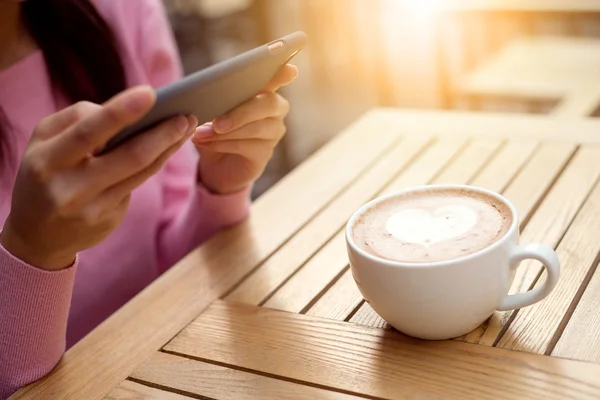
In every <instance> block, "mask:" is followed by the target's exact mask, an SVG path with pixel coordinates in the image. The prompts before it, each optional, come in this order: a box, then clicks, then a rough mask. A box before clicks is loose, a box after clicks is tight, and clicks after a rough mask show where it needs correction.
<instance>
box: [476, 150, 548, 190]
mask: <svg viewBox="0 0 600 400" xmlns="http://www.w3.org/2000/svg"><path fill="white" fill-rule="evenodd" d="M538 146H539V142H536V141H533V140H511V141H509V142H507V143H506V144H505V145H504V146H503V147H502V148H501V149H500V151H499V152H498V154H497V155H496V156H495V157H494V158H493V159H492V160H491V161H490V163H489V164H488V165H487V166H486V167H485V168H484V169H482V170H481V171H479V173H478V174H477V175H476V176H475V177H474V178H473V180H472V181H471V182H470V184H471V185H474V186H479V187H482V188H485V189H488V190H492V191H494V192H498V193H502V192H503V191H504V189H505V188H506V187H507V186H508V185H509V183H510V182H511V180H512V179H513V178H514V177H515V175H516V174H517V172H519V171H520V170H521V168H522V167H523V165H524V164H525V163H526V162H527V161H528V160H529V158H530V157H532V155H533V153H534V151H535V150H536V148H537V147H538Z"/></svg>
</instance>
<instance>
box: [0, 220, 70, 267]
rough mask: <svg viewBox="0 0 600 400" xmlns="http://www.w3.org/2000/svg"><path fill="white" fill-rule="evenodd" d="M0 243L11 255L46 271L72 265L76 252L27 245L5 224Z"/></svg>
mask: <svg viewBox="0 0 600 400" xmlns="http://www.w3.org/2000/svg"><path fill="white" fill-rule="evenodd" d="M0 244H1V245H2V247H4V249H5V250H6V251H7V252H9V253H10V254H11V255H12V256H13V257H15V258H18V259H19V260H21V261H23V262H24V263H26V264H29V265H31V266H32V267H36V268H39V269H42V270H46V271H58V270H61V269H65V268H68V267H70V266H71V265H73V263H74V262H75V259H76V257H77V254H68V253H65V254H58V253H55V252H49V251H45V250H43V249H40V248H36V247H35V246H31V245H29V244H28V243H27V242H26V241H25V240H23V239H22V238H20V237H19V235H17V234H15V233H14V232H12V231H11V229H10V228H8V227H7V226H5V227H4V229H3V230H2V231H1V232H0Z"/></svg>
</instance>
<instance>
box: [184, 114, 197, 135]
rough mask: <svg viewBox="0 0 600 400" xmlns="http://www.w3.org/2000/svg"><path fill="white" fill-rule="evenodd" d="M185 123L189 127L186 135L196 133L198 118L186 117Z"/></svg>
mask: <svg viewBox="0 0 600 400" xmlns="http://www.w3.org/2000/svg"><path fill="white" fill-rule="evenodd" d="M187 121H188V124H189V125H188V129H187V131H186V134H187V135H191V134H193V133H194V132H195V131H196V127H197V126H198V118H196V117H195V116H193V115H190V116H188V117H187Z"/></svg>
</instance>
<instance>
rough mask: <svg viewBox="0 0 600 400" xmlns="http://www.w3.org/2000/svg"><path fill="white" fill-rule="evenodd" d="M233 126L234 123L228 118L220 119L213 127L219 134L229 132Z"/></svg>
mask: <svg viewBox="0 0 600 400" xmlns="http://www.w3.org/2000/svg"><path fill="white" fill-rule="evenodd" d="M232 125H233V122H232V121H231V118H229V117H227V116H222V117H219V118H217V119H216V120H215V121H214V122H213V127H214V128H215V131H216V132H217V133H223V132H225V131H227V130H228V129H230V128H231V126H232Z"/></svg>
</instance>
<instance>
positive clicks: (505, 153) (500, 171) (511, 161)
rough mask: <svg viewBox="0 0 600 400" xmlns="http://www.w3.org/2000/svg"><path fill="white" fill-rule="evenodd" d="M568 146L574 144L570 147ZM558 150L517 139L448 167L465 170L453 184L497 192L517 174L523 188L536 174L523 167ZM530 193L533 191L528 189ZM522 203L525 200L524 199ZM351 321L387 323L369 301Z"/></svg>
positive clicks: (531, 166) (535, 164)
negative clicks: (476, 158)
mask: <svg viewBox="0 0 600 400" xmlns="http://www.w3.org/2000/svg"><path fill="white" fill-rule="evenodd" d="M484 140H485V139H484ZM488 140H489V139H488ZM563 146H564V145H563ZM569 148H572V147H571V146H569ZM536 149H537V150H539V153H540V154H536V153H534V151H535V150H536ZM555 149H556V145H554V144H553V145H550V146H538V144H537V143H536V142H533V141H514V142H509V143H508V144H507V145H505V146H503V147H501V148H500V150H499V152H498V153H497V154H494V155H492V156H491V159H489V162H488V163H487V164H484V163H485V162H486V160H483V161H481V160H480V163H481V166H482V168H481V169H479V168H477V165H471V166H470V168H467V169H464V168H463V166H464V165H467V166H468V165H470V159H468V158H466V157H462V155H461V158H460V160H459V161H458V162H455V163H453V164H452V165H450V166H448V169H449V170H453V171H463V173H462V176H460V175H459V174H457V172H452V174H453V175H454V178H453V179H454V183H469V184H477V185H478V186H481V187H485V188H488V189H490V190H495V191H501V190H502V188H503V187H505V186H506V185H507V184H508V182H511V181H512V180H513V178H514V176H515V174H518V175H519V179H520V180H518V181H517V182H516V186H517V188H520V187H521V186H522V185H521V183H520V182H524V183H525V185H529V183H528V182H527V181H525V179H528V178H529V177H530V176H532V175H533V174H532V173H531V172H527V171H525V172H524V173H519V172H523V171H522V169H523V168H525V169H533V170H534V171H539V170H540V168H539V165H540V164H542V163H545V162H547V159H548V157H549V156H552V155H554V154H555V153H554V152H555ZM534 154H535V157H534ZM569 156H570V153H568V152H565V153H564V156H563V157H562V158H561V157H559V158H557V162H559V163H560V162H564V161H566V160H567V157H569ZM559 166H560V164H559ZM488 171H491V172H488ZM547 172H549V173H550V174H551V173H552V169H548V171H547ZM540 178H541V179H540V182H541V183H542V184H543V183H544V182H547V181H549V180H551V179H552V178H553V175H546V176H545V177H544V176H541V177H540ZM544 178H545V179H544ZM438 179H445V178H444V177H443V176H441V177H438ZM471 179H473V182H471V181H470V180H471ZM436 181H437V179H436ZM536 187H537V188H538V193H537V194H536V196H532V197H533V198H535V199H537V198H539V196H541V195H542V193H543V190H545V188H546V187H545V186H541V189H540V186H536ZM527 193H530V191H529V189H528V191H527ZM521 203H525V200H524V201H522V202H521ZM524 207H526V206H522V208H524ZM348 293H349V294H350V296H351V297H350V298H347V297H346V298H344V297H341V296H337V297H336V300H337V301H339V302H342V303H344V302H351V303H352V302H353V301H355V300H354V298H355V297H354V295H353V294H352V292H350V291H349V292H348ZM322 307H325V306H322ZM330 307H335V308H339V307H338V306H337V305H334V304H333V303H330ZM352 310H354V308H352ZM349 315H350V313H348V314H346V315H343V316H340V318H337V319H339V320H345V319H346V318H347V317H348V316H349ZM350 322H353V323H357V324H361V325H368V326H373V327H386V326H387V323H386V322H385V321H384V320H383V319H382V318H381V317H380V316H379V315H378V314H377V313H376V312H375V311H374V310H373V309H372V308H371V306H370V305H369V304H366V303H364V304H362V305H361V306H360V308H359V310H358V311H357V312H356V313H355V314H354V315H353V316H352V318H351V319H350Z"/></svg>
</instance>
